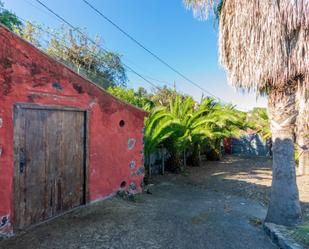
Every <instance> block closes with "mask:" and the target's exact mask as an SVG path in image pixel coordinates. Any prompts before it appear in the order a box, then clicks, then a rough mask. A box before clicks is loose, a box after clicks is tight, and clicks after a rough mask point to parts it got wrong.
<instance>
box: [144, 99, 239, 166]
mask: <svg viewBox="0 0 309 249" xmlns="http://www.w3.org/2000/svg"><path fill="white" fill-rule="evenodd" d="M169 102H170V105H169V107H159V108H156V109H155V110H154V111H153V112H152V113H151V114H150V116H149V117H148V118H147V120H146V122H145V156H146V158H147V157H149V156H150V155H151V153H153V152H154V151H155V150H156V148H158V147H159V146H160V145H164V147H165V148H167V149H168V151H169V153H170V155H171V157H170V159H169V161H170V163H168V166H169V168H170V170H173V171H177V170H179V168H181V166H185V165H186V156H185V154H186V151H188V148H191V149H193V151H192V155H193V162H194V164H195V165H196V164H199V154H200V152H201V145H202V144H204V143H205V142H207V143H208V144H210V145H211V146H212V145H213V143H215V142H217V141H218V140H220V139H222V138H223V137H226V136H232V135H233V136H235V135H237V134H238V133H239V131H240V129H242V127H243V122H242V121H241V120H240V119H239V115H238V113H237V112H236V111H235V109H234V108H233V107H231V106H222V105H221V104H220V103H217V102H216V101H215V100H214V99H212V98H205V99H203V100H202V102H201V104H197V103H196V102H195V101H194V100H193V99H192V98H191V97H185V98H184V99H182V97H181V96H179V95H178V96H176V97H175V98H174V99H170V100H169ZM183 153H184V157H182V155H183Z"/></svg>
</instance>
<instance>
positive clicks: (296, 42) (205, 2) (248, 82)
mask: <svg viewBox="0 0 309 249" xmlns="http://www.w3.org/2000/svg"><path fill="white" fill-rule="evenodd" d="M185 2H186V4H187V6H188V7H189V8H192V9H194V13H195V15H198V16H199V17H204V18H205V17H207V16H208V13H209V8H210V7H213V6H214V5H215V4H218V1H215V0H187V1H185ZM203 13H204V14H203ZM219 27H220V32H219V33H220V34H219V49H220V62H221V64H222V65H223V66H224V67H225V69H226V70H227V72H228V76H229V77H228V78H229V82H230V83H231V84H232V85H234V86H236V87H237V88H241V89H247V90H251V89H253V90H258V91H261V90H263V89H265V88H267V87H269V86H277V87H281V86H285V85H287V84H289V82H291V80H294V79H295V78H301V79H302V81H303V82H306V83H307V84H309V0H224V4H223V6H222V9H221V15H220V26H219ZM306 88H309V85H306Z"/></svg>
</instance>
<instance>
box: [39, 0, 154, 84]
mask: <svg viewBox="0 0 309 249" xmlns="http://www.w3.org/2000/svg"><path fill="white" fill-rule="evenodd" d="M35 1H36V2H38V3H39V4H40V5H42V6H43V7H44V8H45V9H47V10H48V11H49V12H50V13H52V14H53V15H55V16H56V17H57V18H58V19H60V20H61V21H62V22H64V23H65V24H66V25H68V26H69V27H71V28H72V29H73V30H74V31H76V32H78V33H79V34H81V35H82V36H84V37H85V38H86V39H87V40H89V41H90V42H91V43H92V44H94V45H98V44H97V43H96V42H95V41H94V40H93V39H91V38H90V37H89V36H87V35H86V34H85V33H83V32H82V31H80V29H78V28H77V27H74V25H72V24H71V23H70V22H68V21H67V20H65V19H64V18H63V17H61V16H60V15H59V14H57V13H56V12H55V11H53V10H52V9H51V8H49V7H48V6H47V5H45V4H44V3H42V2H41V1H40V0H35ZM98 46H99V45H98ZM100 48H101V50H102V51H103V52H105V53H108V51H107V50H106V49H104V48H102V47H101V46H100ZM122 64H123V65H124V66H125V67H126V68H127V69H129V70H130V71H131V72H132V73H134V74H136V75H137V76H139V77H140V78H141V79H143V80H144V81H145V82H147V83H148V84H150V85H151V86H152V87H155V88H157V89H158V88H159V87H158V86H156V85H155V84H154V83H152V82H151V81H150V80H148V79H146V78H145V77H144V76H142V75H141V74H140V73H138V72H137V71H136V70H134V69H133V68H132V67H130V66H128V65H126V64H125V63H122Z"/></svg>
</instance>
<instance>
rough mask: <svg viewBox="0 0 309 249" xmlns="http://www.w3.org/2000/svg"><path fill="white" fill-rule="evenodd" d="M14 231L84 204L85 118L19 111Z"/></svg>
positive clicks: (37, 109)
mask: <svg viewBox="0 0 309 249" xmlns="http://www.w3.org/2000/svg"><path fill="white" fill-rule="evenodd" d="M14 154H15V161H14V230H15V231H18V230H20V229H23V228H25V227H28V226H30V225H33V224H36V223H39V222H42V221H44V220H46V219H49V218H51V217H54V216H56V215H59V214H61V213H63V212H65V211H68V210H70V209H72V208H74V207H77V206H80V205H82V204H84V203H85V189H86V185H85V180H86V179H85V178H86V174H85V172H86V170H85V166H86V160H85V158H86V112H84V111H79V110H74V109H59V108H56V107H45V106H37V105H16V106H15V108H14Z"/></svg>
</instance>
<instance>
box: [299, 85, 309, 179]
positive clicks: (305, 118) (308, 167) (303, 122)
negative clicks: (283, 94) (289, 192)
mask: <svg viewBox="0 0 309 249" xmlns="http://www.w3.org/2000/svg"><path fill="white" fill-rule="evenodd" d="M296 98H297V109H298V118H297V121H296V125H297V127H296V134H297V141H296V143H297V146H298V150H299V158H298V160H299V163H298V174H299V175H309V92H308V90H306V89H305V88H304V87H302V85H299V86H298V88H297V95H296Z"/></svg>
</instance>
